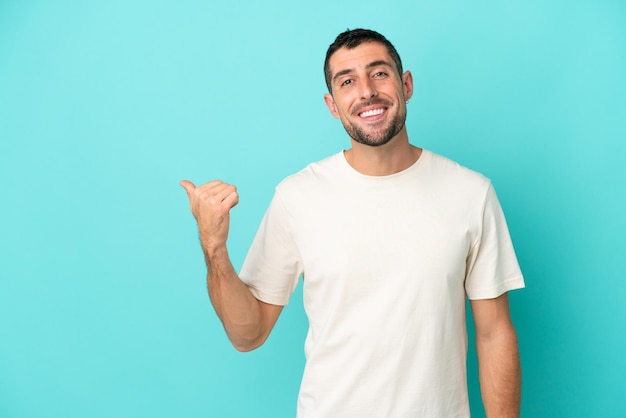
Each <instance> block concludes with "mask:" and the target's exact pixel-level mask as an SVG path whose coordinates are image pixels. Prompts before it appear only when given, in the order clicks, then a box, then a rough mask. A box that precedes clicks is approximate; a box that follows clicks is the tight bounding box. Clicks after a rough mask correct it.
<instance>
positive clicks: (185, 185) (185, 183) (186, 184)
mask: <svg viewBox="0 0 626 418" xmlns="http://www.w3.org/2000/svg"><path fill="white" fill-rule="evenodd" d="M180 185H181V186H182V187H183V189H185V191H186V192H187V197H188V198H189V200H190V201H191V193H192V192H193V191H194V190H195V188H196V186H195V185H194V184H193V183H192V182H190V181H189V180H183V181H181V182H180Z"/></svg>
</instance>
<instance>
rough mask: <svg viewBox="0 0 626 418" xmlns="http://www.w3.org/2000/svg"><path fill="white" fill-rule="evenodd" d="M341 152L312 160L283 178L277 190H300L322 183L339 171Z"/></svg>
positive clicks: (335, 175)
mask: <svg viewBox="0 0 626 418" xmlns="http://www.w3.org/2000/svg"><path fill="white" fill-rule="evenodd" d="M341 158H342V153H341V152H339V153H335V154H333V155H330V156H328V157H326V158H324V159H322V160H319V161H316V162H312V163H310V164H309V165H307V166H306V167H304V168H303V169H302V170H300V171H298V172H297V173H294V174H291V175H290V176H287V177H286V178H285V179H283V180H282V181H281V182H280V183H279V184H278V186H277V189H278V190H281V191H290V190H294V189H295V190H302V188H305V187H310V186H313V185H315V184H324V183H325V182H328V181H331V179H333V178H336V177H337V176H338V175H340V173H341V169H342V161H341Z"/></svg>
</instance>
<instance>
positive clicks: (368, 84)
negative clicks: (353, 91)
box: [361, 78, 378, 100]
mask: <svg viewBox="0 0 626 418" xmlns="http://www.w3.org/2000/svg"><path fill="white" fill-rule="evenodd" d="M377 95H378V92H377V91H376V85H375V84H374V81H373V80H371V79H369V78H366V79H365V81H364V82H363V83H361V98H362V99H364V100H369V99H371V98H372V97H376V96H377Z"/></svg>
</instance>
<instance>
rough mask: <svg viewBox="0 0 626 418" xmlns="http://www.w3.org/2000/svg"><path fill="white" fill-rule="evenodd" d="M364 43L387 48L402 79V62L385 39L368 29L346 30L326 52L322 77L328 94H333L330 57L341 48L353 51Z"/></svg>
mask: <svg viewBox="0 0 626 418" xmlns="http://www.w3.org/2000/svg"><path fill="white" fill-rule="evenodd" d="M366 42H377V43H379V44H382V45H384V46H385V48H387V52H388V53H389V55H390V56H391V58H392V59H393V62H394V63H395V64H396V68H397V70H398V74H399V75H400V77H402V60H401V59H400V55H398V51H396V48H395V47H394V46H393V44H392V43H391V42H389V41H388V40H387V38H385V37H384V36H383V35H381V34H380V33H378V32H375V31H373V30H369V29H360V28H359V29H351V30H350V29H348V30H347V31H345V32H343V33H340V34H339V36H337V38H336V39H335V41H334V42H333V43H332V44H330V46H329V47H328V51H326V59H325V60H324V76H325V77H326V87H328V92H329V93H332V92H333V91H332V86H331V77H332V74H331V73H330V57H332V56H333V54H334V53H335V52H337V51H338V50H339V49H341V48H347V49H353V48H356V47H357V46H359V45H361V44H362V43H366Z"/></svg>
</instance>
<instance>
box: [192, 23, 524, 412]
mask: <svg viewBox="0 0 626 418" xmlns="http://www.w3.org/2000/svg"><path fill="white" fill-rule="evenodd" d="M324 70H325V75H326V82H327V85H328V89H329V94H326V95H325V96H324V100H325V101H326V105H327V106H328V108H329V110H330V112H331V114H332V115H333V116H334V117H336V118H338V119H340V120H341V122H342V123H343V126H344V128H345V129H346V131H347V132H348V134H349V135H350V139H351V145H352V147H351V148H350V149H348V150H346V151H343V152H341V153H339V154H336V155H333V156H331V157H329V158H327V159H325V160H322V161H320V162H317V163H314V164H311V165H309V166H308V167H307V168H305V169H304V170H302V171H301V172H299V173H297V174H295V175H293V176H290V177H288V178H287V179H285V180H284V181H283V182H281V184H280V185H279V186H278V187H277V188H276V193H275V196H274V199H273V200H272V203H271V205H270V207H269V209H268V211H267V213H266V214H265V217H264V219H263V221H262V224H261V226H260V228H259V231H258V233H257V236H256V237H255V240H254V242H253V244H252V246H251V248H250V251H249V253H248V256H247V257H246V260H245V262H244V265H243V267H242V270H241V272H240V275H239V276H238V275H237V274H236V272H235V270H234V268H233V266H232V264H231V262H230V260H229V256H228V252H227V249H226V238H227V235H228V227H229V210H230V209H231V208H232V207H233V206H234V205H236V204H237V202H238V195H237V192H236V190H235V187H234V186H232V185H229V184H226V183H223V182H221V181H212V182H210V183H207V184H204V185H202V186H199V187H195V186H194V185H193V184H192V183H190V182H188V181H183V182H182V183H181V185H182V186H183V187H184V188H185V189H186V191H187V194H188V197H189V200H190V204H191V210H192V212H193V214H194V216H195V217H196V219H197V222H198V228H199V231H200V240H201V243H202V248H203V250H204V254H205V259H206V263H207V267H208V279H207V280H208V286H209V294H210V298H211V301H212V303H213V305H214V306H215V310H216V312H217V314H218V316H219V317H220V319H221V320H222V322H223V324H224V328H225V329H226V332H227V334H228V337H229V338H230V340H231V341H232V343H233V345H234V346H235V347H236V348H237V349H238V350H242V351H245V350H252V349H254V348H256V347H258V346H260V345H261V344H262V343H263V342H264V341H265V339H266V338H267V337H268V335H269V333H270V331H271V330H272V327H273V326H274V324H275V322H276V320H277V318H278V316H279V315H280V312H281V310H282V307H283V306H284V305H286V304H287V302H288V300H289V297H290V295H291V293H292V292H293V290H294V288H295V286H296V284H297V281H298V278H299V277H300V276H301V275H302V276H303V277H304V288H303V294H304V306H305V310H306V313H307V316H308V318H309V325H310V326H309V332H308V335H307V339H306V343H305V353H306V358H307V362H306V366H305V371H304V376H303V379H302V385H301V388H300V395H299V398H298V416H299V417H301V418H307V417H315V418H321V417H340V418H349V417H358V418H364V417H376V418H380V417H441V418H452V417H467V416H469V406H468V394H467V384H466V366H465V364H466V352H467V335H466V328H465V297H466V296H467V297H469V299H470V300H471V307H472V311H473V316H474V321H475V328H476V344H477V353H478V358H479V368H480V384H481V392H482V396H483V402H484V405H485V409H486V411H487V415H488V416H489V417H516V416H519V404H520V365H519V356H518V349H517V340H516V335H515V330H514V328H513V325H512V323H511V319H510V316H509V307H508V301H507V292H508V291H509V290H512V289H516V288H521V287H523V286H524V282H523V278H522V275H521V272H520V269H519V266H518V263H517V260H516V258H515V254H514V251H513V247H512V244H511V240H510V238H509V234H508V230H507V227H506V222H505V220H504V217H503V214H502V211H501V209H500V205H499V203H498V200H497V198H496V195H495V192H494V190H493V188H492V186H491V184H490V182H489V180H487V179H485V178H484V177H483V176H481V175H480V174H478V173H475V172H473V171H470V170H468V169H466V168H463V167H461V166H459V165H458V164H456V163H454V162H452V161H450V160H448V159H446V158H444V157H441V156H438V155H436V154H434V153H432V152H429V151H427V150H423V149H420V148H417V147H415V146H413V145H411V144H410V143H409V140H408V135H407V130H406V127H405V119H406V102H407V101H408V100H409V99H410V98H411V95H412V94H413V79H412V76H411V73H410V72H409V71H406V72H403V70H402V63H401V61H400V57H399V56H398V54H397V52H396V50H395V48H394V47H393V45H392V44H391V43H389V41H387V39H386V38H384V37H383V36H382V35H380V34H378V33H376V32H373V31H369V30H363V29H356V30H352V31H347V32H344V33H342V34H340V35H339V36H338V37H337V39H336V40H335V42H334V43H333V44H332V45H331V46H330V47H329V49H328V52H327V56H326V62H325V68H324Z"/></svg>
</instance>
